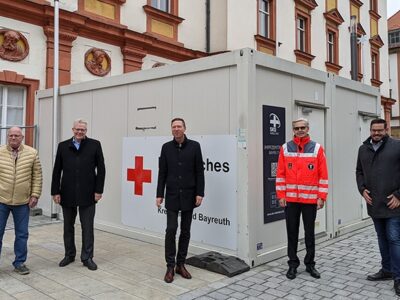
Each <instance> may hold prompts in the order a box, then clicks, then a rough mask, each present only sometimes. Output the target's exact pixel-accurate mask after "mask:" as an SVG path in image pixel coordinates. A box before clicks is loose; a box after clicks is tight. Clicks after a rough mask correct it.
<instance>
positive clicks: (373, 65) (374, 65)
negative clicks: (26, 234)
mask: <svg viewBox="0 0 400 300" xmlns="http://www.w3.org/2000/svg"><path fill="white" fill-rule="evenodd" d="M377 62H378V57H377V54H376V53H372V54H371V78H372V79H379V78H378V77H377V76H378V72H377V67H378V64H377Z"/></svg>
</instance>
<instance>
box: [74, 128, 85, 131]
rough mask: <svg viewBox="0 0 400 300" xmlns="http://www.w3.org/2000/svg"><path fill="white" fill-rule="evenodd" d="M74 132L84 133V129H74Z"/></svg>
mask: <svg viewBox="0 0 400 300" xmlns="http://www.w3.org/2000/svg"><path fill="white" fill-rule="evenodd" d="M74 130H75V131H78V132H86V129H81V128H74Z"/></svg>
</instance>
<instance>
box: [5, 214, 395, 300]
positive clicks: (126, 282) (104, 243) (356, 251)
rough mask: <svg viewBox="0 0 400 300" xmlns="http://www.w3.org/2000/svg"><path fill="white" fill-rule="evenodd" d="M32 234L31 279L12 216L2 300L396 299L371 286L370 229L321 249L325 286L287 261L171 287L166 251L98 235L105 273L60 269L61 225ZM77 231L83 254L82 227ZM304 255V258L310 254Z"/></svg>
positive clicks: (46, 224) (373, 246)
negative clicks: (17, 265) (16, 247)
mask: <svg viewBox="0 0 400 300" xmlns="http://www.w3.org/2000/svg"><path fill="white" fill-rule="evenodd" d="M30 227H31V228H30V237H29V252H28V260H27V265H28V267H29V268H30V269H31V274H29V275H25V276H21V275H18V274H16V273H15V272H13V268H12V266H11V262H12V261H13V259H14V253H13V242H14V232H13V224H12V219H11V217H10V220H9V222H8V226H7V229H8V230H6V234H5V236H4V240H3V249H2V255H1V260H0V300H7V299H24V300H27V299H28V300H30V299H32V300H39V299H40V300H42V299H67V300H71V299H105V300H108V299H112V300H118V299H151V300H157V299H160V300H163V299H180V300H186V299H232V300H233V299H362V300H364V299H367V300H368V299H379V300H384V299H397V298H396V296H395V293H394V290H393V281H385V282H371V281H367V280H366V279H365V278H366V276H367V274H369V273H373V272H376V271H377V270H378V269H379V268H380V255H379V251H378V245H377V240H376V234H375V232H374V229H373V227H372V226H368V227H366V228H364V229H361V230H359V231H357V232H355V233H352V234H349V235H346V236H343V237H340V238H337V239H333V240H330V241H327V242H325V243H322V244H319V245H317V253H316V255H317V257H316V262H317V266H316V267H317V269H318V270H319V271H320V272H321V279H314V278H312V277H310V275H309V274H308V273H306V272H305V268H304V266H300V267H299V269H298V276H297V278H296V279H294V280H288V279H287V278H286V276H285V274H286V270H287V265H286V258H281V259H278V260H275V261H272V262H270V263H267V264H264V265H262V266H259V267H256V268H253V269H251V270H250V271H249V272H246V273H243V274H241V275H238V276H235V277H232V278H227V277H225V276H222V275H220V274H216V273H212V272H208V271H205V270H202V269H198V268H194V267H192V266H188V269H189V271H190V272H191V273H192V275H193V279H191V280H186V279H183V278H181V277H180V276H176V278H175V280H174V282H173V283H171V284H166V283H165V282H164V281H163V276H164V273H165V262H164V257H163V256H164V255H163V252H164V249H163V247H162V246H159V245H154V244H150V243H145V242H141V241H139V240H135V239H130V238H126V237H122V236H118V235H114V234H111V233H107V232H104V231H99V230H96V231H95V236H96V238H95V252H96V253H95V261H96V262H97V263H98V265H99V269H98V270H97V271H95V272H92V271H89V270H87V268H84V267H83V266H82V264H81V263H80V262H79V258H78V257H77V260H76V261H75V262H74V263H72V264H71V265H68V266H67V267H64V268H60V267H58V262H59V261H60V259H61V258H62V257H63V252H64V247H63V242H62V222H60V221H54V220H53V221H52V220H50V218H46V217H44V216H35V217H31V219H30ZM76 227H77V228H76V241H77V248H78V249H79V248H80V239H81V238H80V228H79V225H77V226H76ZM299 256H300V258H303V257H304V251H301V252H300V253H299ZM399 299H400V298H399Z"/></svg>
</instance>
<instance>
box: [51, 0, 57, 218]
mask: <svg viewBox="0 0 400 300" xmlns="http://www.w3.org/2000/svg"><path fill="white" fill-rule="evenodd" d="M58 43H59V0H54V47H53V49H54V52H53V55H54V65H53V124H52V125H53V143H52V144H53V147H52V158H53V159H52V162H53V167H54V161H55V158H56V153H57V146H58V84H59V83H58V81H59V80H58V65H59V53H58V51H59V50H58V48H59V44H58ZM57 210H58V209H57V206H56V205H55V203H54V201H52V200H51V218H52V219H53V218H55V219H58V212H57Z"/></svg>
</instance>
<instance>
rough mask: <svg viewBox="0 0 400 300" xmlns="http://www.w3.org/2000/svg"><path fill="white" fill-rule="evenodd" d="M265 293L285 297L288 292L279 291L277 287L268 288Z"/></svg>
mask: <svg viewBox="0 0 400 300" xmlns="http://www.w3.org/2000/svg"><path fill="white" fill-rule="evenodd" d="M265 293H267V294H270V295H273V296H276V297H281V298H282V297H284V296H285V295H286V294H287V293H285V292H282V291H278V290H275V289H269V290H266V291H265Z"/></svg>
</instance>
